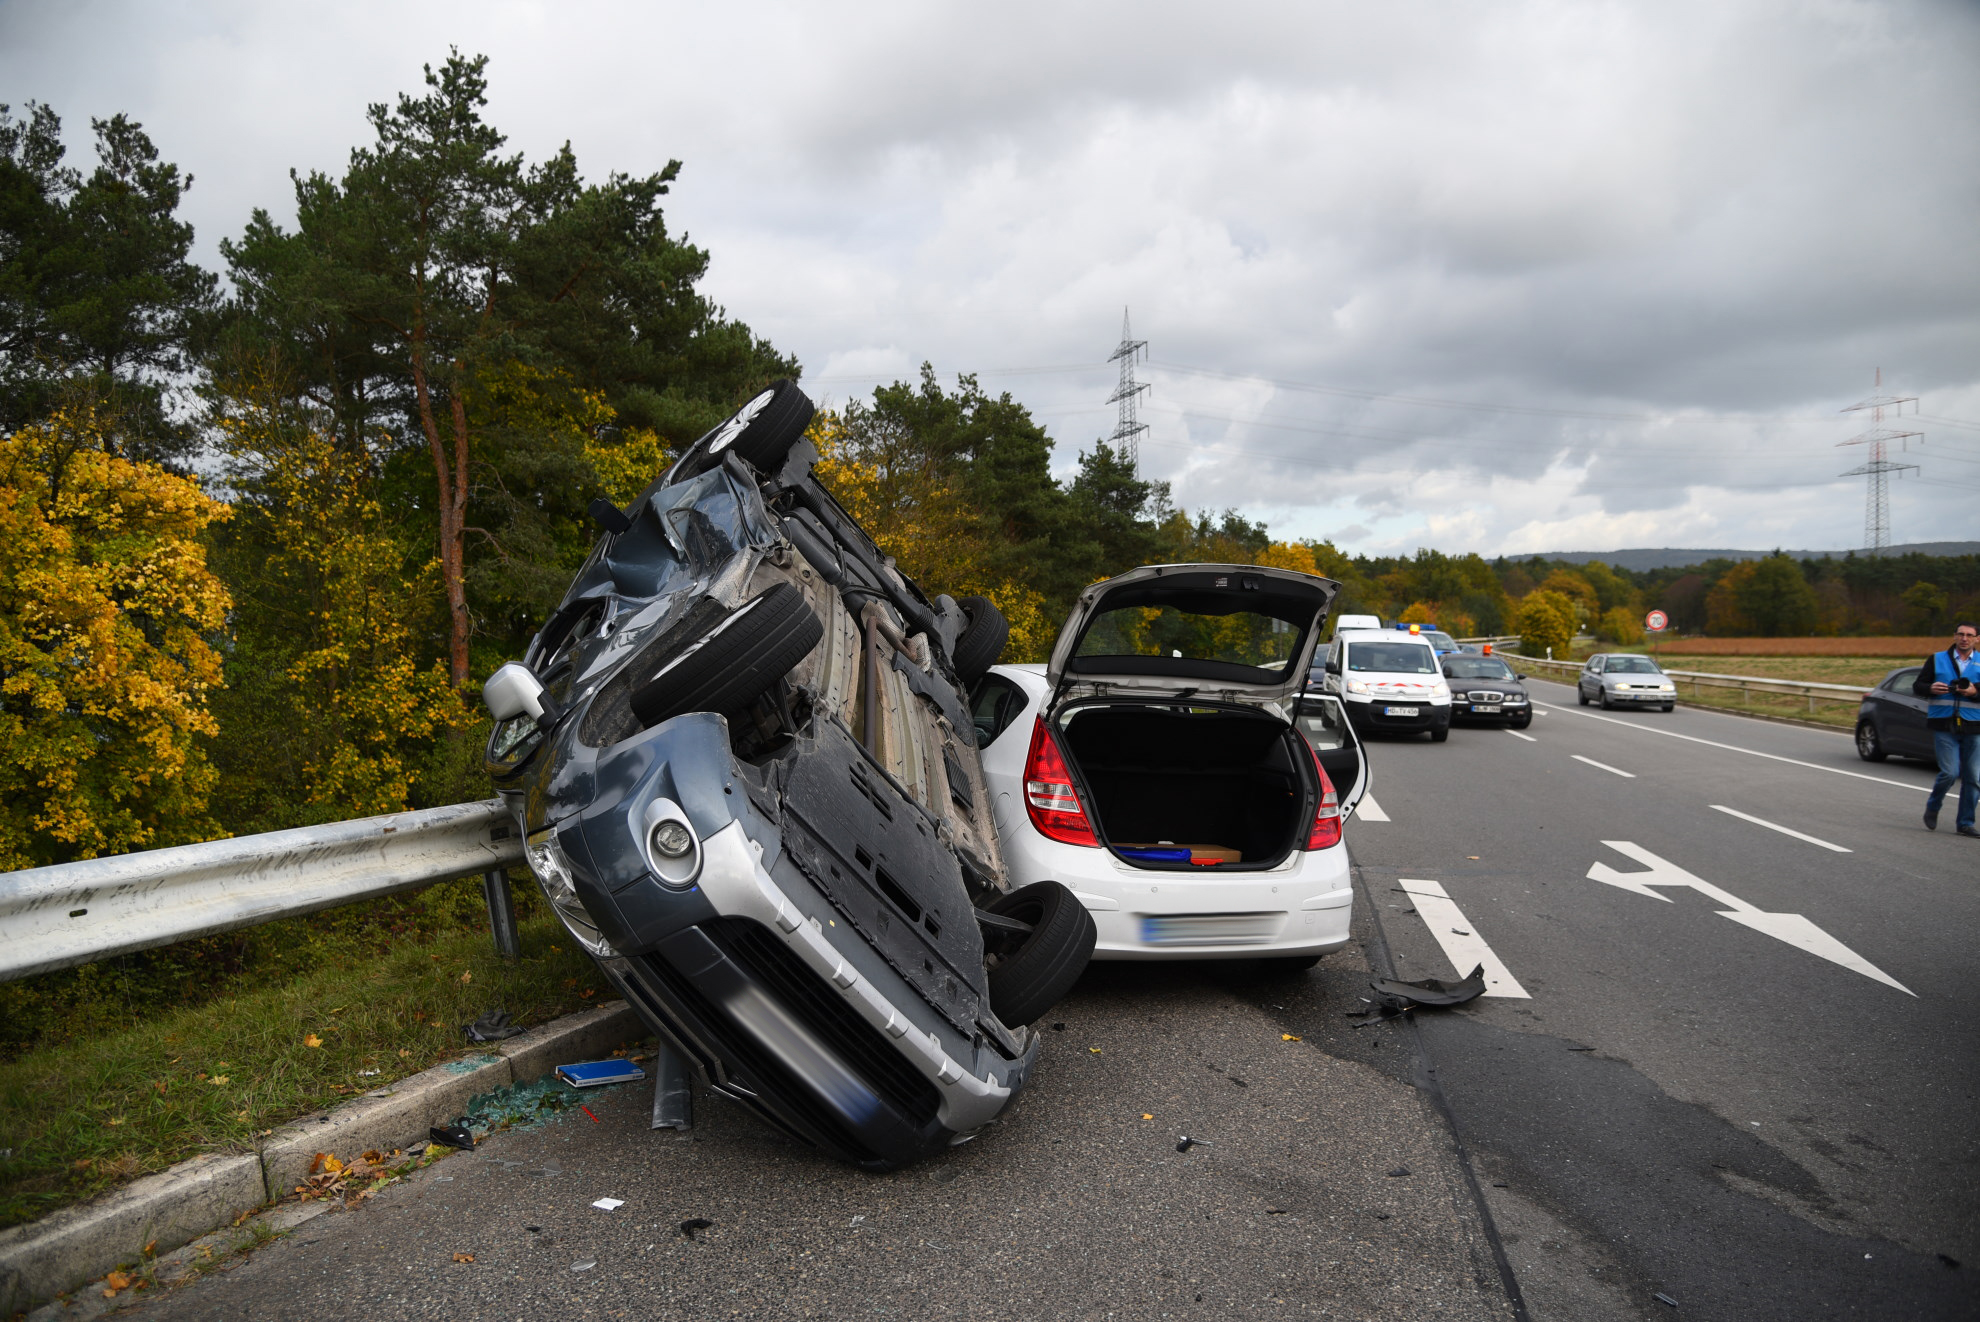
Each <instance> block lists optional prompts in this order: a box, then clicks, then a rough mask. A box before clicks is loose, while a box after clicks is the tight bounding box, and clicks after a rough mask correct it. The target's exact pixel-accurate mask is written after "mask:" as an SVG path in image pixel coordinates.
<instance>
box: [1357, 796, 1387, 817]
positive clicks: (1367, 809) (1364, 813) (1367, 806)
mask: <svg viewBox="0 0 1980 1322" xmlns="http://www.w3.org/2000/svg"><path fill="white" fill-rule="evenodd" d="M1354 815H1355V817H1356V818H1357V819H1359V820H1361V821H1364V822H1386V821H1388V820H1389V814H1387V813H1385V812H1383V811H1382V805H1381V804H1379V803H1377V802H1375V796H1374V795H1373V794H1364V795H1362V796H1361V802H1360V803H1357V804H1356V805H1354Z"/></svg>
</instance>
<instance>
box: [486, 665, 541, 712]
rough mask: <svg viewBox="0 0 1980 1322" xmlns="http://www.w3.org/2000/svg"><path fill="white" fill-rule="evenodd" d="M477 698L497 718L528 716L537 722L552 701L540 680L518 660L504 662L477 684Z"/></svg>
mask: <svg viewBox="0 0 1980 1322" xmlns="http://www.w3.org/2000/svg"><path fill="white" fill-rule="evenodd" d="M481 701H482V702H483V703H484V704H486V705H487V707H488V714H489V715H490V716H493V717H494V718H495V719H496V720H498V721H508V720H514V719H515V718H516V717H518V716H529V717H531V718H532V719H534V720H536V721H538V722H539V723H540V722H541V721H542V720H543V714H544V712H545V711H546V710H549V709H550V708H551V707H552V706H553V704H552V702H551V700H550V699H549V698H548V697H546V696H545V695H544V692H543V681H542V680H540V679H538V678H537V677H536V675H535V673H534V672H533V671H531V670H530V668H529V667H528V666H526V665H524V664H522V663H521V662H520V661H510V662H507V663H505V664H504V665H503V666H502V668H501V669H499V670H497V671H496V672H495V673H494V674H492V675H490V676H489V677H488V682H487V683H485V684H483V685H482V686H481Z"/></svg>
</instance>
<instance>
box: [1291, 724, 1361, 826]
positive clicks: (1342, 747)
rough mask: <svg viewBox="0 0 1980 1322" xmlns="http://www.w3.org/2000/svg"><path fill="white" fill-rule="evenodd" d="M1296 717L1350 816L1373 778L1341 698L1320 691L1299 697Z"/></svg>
mask: <svg viewBox="0 0 1980 1322" xmlns="http://www.w3.org/2000/svg"><path fill="white" fill-rule="evenodd" d="M1293 719H1294V721H1295V722H1296V723H1297V724H1298V725H1299V732H1300V733H1301V734H1302V735H1304V736H1305V737H1306V742H1307V743H1308V744H1310V745H1311V746H1312V748H1313V755H1314V757H1316V758H1318V759H1319V761H1320V765H1321V767H1322V768H1324V769H1325V770H1326V772H1327V779H1328V780H1330V781H1332V782H1333V783H1334V793H1335V795H1336V796H1337V797H1338V798H1339V800H1340V805H1341V816H1343V817H1346V816H1348V815H1349V814H1350V813H1352V812H1353V811H1354V806H1355V805H1356V804H1357V803H1360V802H1361V798H1362V796H1363V795H1365V794H1366V793H1368V784H1369V779H1370V775H1369V767H1368V754H1367V751H1366V750H1365V749H1364V748H1363V747H1362V743H1361V738H1360V736H1359V735H1357V734H1355V732H1354V722H1352V721H1350V720H1349V719H1348V717H1347V710H1346V708H1344V707H1343V706H1342V705H1341V700H1340V699H1339V698H1336V697H1334V696H1332V695H1331V694H1317V693H1315V694H1308V695H1307V696H1305V697H1302V698H1301V699H1300V700H1299V705H1298V708H1297V709H1296V711H1295V714H1294V717H1293Z"/></svg>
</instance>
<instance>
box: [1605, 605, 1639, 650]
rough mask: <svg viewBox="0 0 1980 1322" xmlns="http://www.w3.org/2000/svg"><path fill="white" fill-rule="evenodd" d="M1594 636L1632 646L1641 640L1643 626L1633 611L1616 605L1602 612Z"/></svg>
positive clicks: (1624, 645)
mask: <svg viewBox="0 0 1980 1322" xmlns="http://www.w3.org/2000/svg"><path fill="white" fill-rule="evenodd" d="M1595 636H1596V637H1597V638H1600V639H1602V640H1603V641H1604V642H1611V643H1617V644H1620V645H1621V646H1623V647H1634V646H1636V645H1637V644H1638V643H1640V642H1642V641H1643V626H1642V625H1641V624H1639V623H1638V622H1637V619H1636V613H1635V612H1634V611H1630V610H1626V609H1624V608H1623V607H1621V606H1616V607H1613V608H1611V609H1610V610H1608V611H1606V612H1604V613H1603V615H1602V618H1601V619H1600V620H1599V621H1597V623H1596V625H1595Z"/></svg>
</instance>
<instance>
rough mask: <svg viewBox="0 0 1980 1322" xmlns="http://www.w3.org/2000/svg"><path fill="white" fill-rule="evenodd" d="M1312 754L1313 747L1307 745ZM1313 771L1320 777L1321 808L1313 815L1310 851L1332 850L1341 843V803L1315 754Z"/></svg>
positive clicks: (1308, 840)
mask: <svg viewBox="0 0 1980 1322" xmlns="http://www.w3.org/2000/svg"><path fill="white" fill-rule="evenodd" d="M1307 751H1308V752H1312V751H1313V746H1312V745H1311V744H1308V745H1307ZM1313 771H1314V774H1316V775H1318V776H1319V777H1320V806H1319V808H1317V809H1315V810H1314V813H1313V829H1312V830H1311V831H1309V832H1307V834H1306V847H1307V848H1308V849H1331V848H1332V847H1333V846H1335V845H1338V844H1339V843H1340V842H1341V801H1340V799H1339V798H1338V797H1337V796H1336V795H1335V793H1334V782H1333V781H1331V780H1329V779H1327V768H1325V767H1323V766H1321V765H1320V754H1318V753H1313Z"/></svg>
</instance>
